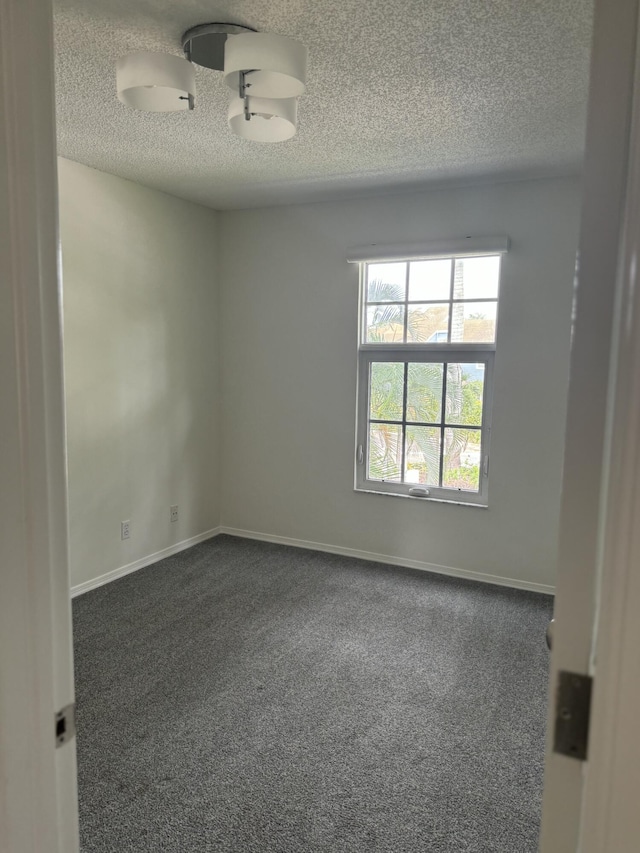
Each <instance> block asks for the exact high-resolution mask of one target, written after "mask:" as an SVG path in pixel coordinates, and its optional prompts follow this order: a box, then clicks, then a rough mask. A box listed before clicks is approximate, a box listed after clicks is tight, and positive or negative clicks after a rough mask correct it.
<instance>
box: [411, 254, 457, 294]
mask: <svg viewBox="0 0 640 853" xmlns="http://www.w3.org/2000/svg"><path fill="white" fill-rule="evenodd" d="M450 298H451V258H446V259H445V260H438V261H413V262H412V263H411V264H410V265H409V300H410V301H413V302H429V301H431V300H433V301H437V300H440V299H450Z"/></svg>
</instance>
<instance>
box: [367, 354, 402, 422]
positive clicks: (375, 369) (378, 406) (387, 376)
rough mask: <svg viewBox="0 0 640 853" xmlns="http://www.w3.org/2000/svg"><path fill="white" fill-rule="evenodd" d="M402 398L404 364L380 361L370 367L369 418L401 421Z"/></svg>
mask: <svg viewBox="0 0 640 853" xmlns="http://www.w3.org/2000/svg"><path fill="white" fill-rule="evenodd" d="M403 397H404V362H400V361H382V362H375V363H372V365H371V381H370V386H369V417H370V418H373V419H374V420H382V421H401V420H402V402H403Z"/></svg>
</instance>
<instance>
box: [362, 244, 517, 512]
mask: <svg viewBox="0 0 640 853" xmlns="http://www.w3.org/2000/svg"><path fill="white" fill-rule="evenodd" d="M500 260H501V255H500V254H497V253H496V254H491V255H486V254H483V255H479V256H477V257H467V256H464V257H462V256H459V257H456V256H453V255H452V256H451V257H437V258H432V259H428V260H423V259H419V260H393V261H384V262H379V261H375V262H373V261H371V262H363V263H361V334H360V343H359V353H358V361H359V366H358V413H357V453H356V489H360V490H363V491H369V492H381V493H386V494H396V495H405V496H409V497H421V498H432V499H439V500H446V501H455V502H458V503H468V504H477V505H485V506H486V504H487V485H488V462H489V432H490V424H489V416H490V409H491V396H492V377H493V361H494V354H495V340H496V323H497V315H498V290H499V280H500Z"/></svg>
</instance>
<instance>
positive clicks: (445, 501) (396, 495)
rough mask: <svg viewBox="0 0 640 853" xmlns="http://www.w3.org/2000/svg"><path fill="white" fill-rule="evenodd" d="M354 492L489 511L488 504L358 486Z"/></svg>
mask: <svg viewBox="0 0 640 853" xmlns="http://www.w3.org/2000/svg"><path fill="white" fill-rule="evenodd" d="M353 491H354V492H359V493H360V494H362V495H378V496H379V497H383V498H404V499H405V500H410V501H420V502H421V503H437V504H448V505H449V506H464V507H471V508H473V509H489V506H488V504H479V503H471V502H470V501H462V500H459V501H456V500H453V499H452V498H432V497H429V496H426V497H420V496H418V495H402V494H399V493H398V492H379V491H377V490H375V489H362V488H358V487H357V486H356V487H355V488H354V490H353Z"/></svg>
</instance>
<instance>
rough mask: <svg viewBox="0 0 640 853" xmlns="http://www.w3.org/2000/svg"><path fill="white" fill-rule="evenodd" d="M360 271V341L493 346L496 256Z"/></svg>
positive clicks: (387, 264)
mask: <svg viewBox="0 0 640 853" xmlns="http://www.w3.org/2000/svg"><path fill="white" fill-rule="evenodd" d="M364 268H365V275H366V282H365V302H364V312H365V322H364V339H363V340H364V343H370V344H381V345H383V344H389V343H433V342H447V343H453V342H456V343H494V342H495V330H496V313H497V306H498V282H499V276H500V256H499V255H488V256H483V257H477V258H466V257H465V258H437V259H435V260H427V261H389V262H380V263H372V264H365V265H364Z"/></svg>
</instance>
